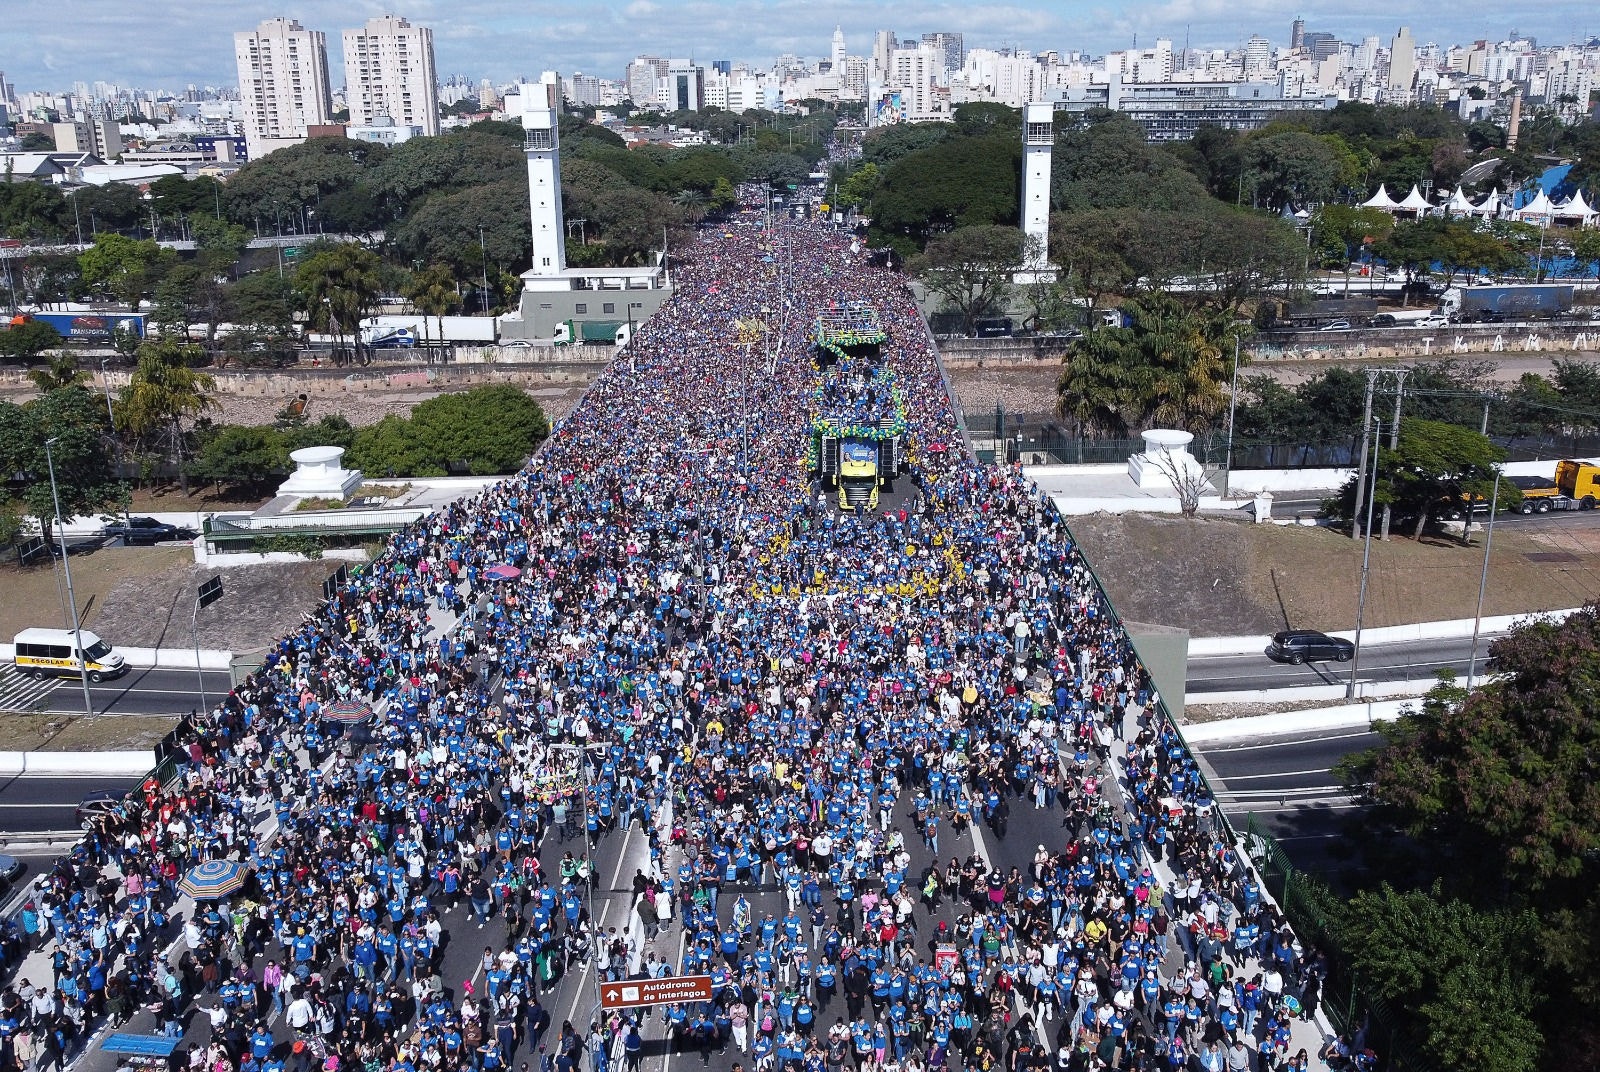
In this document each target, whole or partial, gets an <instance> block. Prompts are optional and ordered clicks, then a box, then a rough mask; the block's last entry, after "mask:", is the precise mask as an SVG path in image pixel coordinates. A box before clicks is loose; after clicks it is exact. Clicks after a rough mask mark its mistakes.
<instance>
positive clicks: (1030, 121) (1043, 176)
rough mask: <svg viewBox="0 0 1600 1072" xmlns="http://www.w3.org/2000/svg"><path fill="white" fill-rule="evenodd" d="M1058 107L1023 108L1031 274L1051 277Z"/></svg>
mask: <svg viewBox="0 0 1600 1072" xmlns="http://www.w3.org/2000/svg"><path fill="white" fill-rule="evenodd" d="M1055 143H1056V130H1055V106H1054V105H1051V104H1026V105H1023V108H1022V234H1023V238H1024V240H1025V241H1026V242H1027V249H1026V252H1025V253H1024V257H1025V258H1026V270H1027V272H1029V273H1031V274H1033V275H1035V276H1038V275H1047V274H1050V151H1051V150H1052V149H1054V148H1055Z"/></svg>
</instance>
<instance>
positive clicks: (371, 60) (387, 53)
mask: <svg viewBox="0 0 1600 1072" xmlns="http://www.w3.org/2000/svg"><path fill="white" fill-rule="evenodd" d="M344 78H345V100H346V102H347V104H348V106H349V108H350V123H351V125H352V126H357V127H371V126H373V125H374V122H375V121H376V120H378V119H389V120H392V121H393V122H392V125H393V126H396V127H414V128H417V129H419V130H421V132H422V134H423V135H424V136H431V135H434V134H437V133H439V76H438V74H437V72H436V71H435V70H434V63H433V31H432V30H430V29H429V28H428V27H426V26H413V25H411V23H409V22H407V21H406V20H405V19H403V18H399V17H397V16H395V15H382V16H379V17H377V18H372V19H368V20H367V22H366V25H364V26H362V27H361V28H360V29H356V30H346V31H344Z"/></svg>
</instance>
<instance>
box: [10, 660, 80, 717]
mask: <svg viewBox="0 0 1600 1072" xmlns="http://www.w3.org/2000/svg"><path fill="white" fill-rule="evenodd" d="M64 681H66V679H65V678H60V677H26V676H24V675H23V674H22V672H21V671H19V670H18V669H17V668H16V667H15V666H0V711H37V710H42V709H44V708H45V707H47V706H48V699H49V696H50V694H51V693H52V692H55V691H56V689H58V688H60V687H61V685H62V683H63V682H64Z"/></svg>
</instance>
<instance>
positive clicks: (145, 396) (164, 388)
mask: <svg viewBox="0 0 1600 1072" xmlns="http://www.w3.org/2000/svg"><path fill="white" fill-rule="evenodd" d="M201 357H202V353H201V350H200V348H199V347H198V346H194V345H192V344H189V343H182V342H179V341H177V340H176V339H161V340H159V341H151V342H147V343H145V344H144V345H143V346H141V347H140V348H139V364H138V366H137V367H136V368H135V369H134V370H133V376H132V378H131V379H130V381H129V383H128V386H126V387H124V388H123V389H122V399H121V403H120V404H119V405H118V406H117V407H116V417H117V422H116V423H117V427H119V428H121V429H122V430H124V431H126V432H129V433H131V434H132V435H133V436H134V437H135V438H136V439H140V440H143V439H159V438H161V437H167V438H168V439H169V440H170V443H171V446H172V451H173V456H174V458H175V460H176V461H177V463H178V482H179V485H180V486H181V487H182V488H183V494H184V495H185V496H186V497H187V496H188V494H189V475H188V473H186V472H185V471H184V467H183V419H184V418H185V417H194V416H197V415H198V414H200V413H203V412H205V411H206V410H207V409H210V408H211V407H212V406H213V405H215V402H214V401H213V400H212V398H211V397H210V394H209V392H211V391H214V390H216V387H217V381H216V379H215V377H213V376H211V375H210V374H208V373H204V372H200V371H199V370H197V369H196V368H194V363H195V362H196V361H198V360H200V358H201Z"/></svg>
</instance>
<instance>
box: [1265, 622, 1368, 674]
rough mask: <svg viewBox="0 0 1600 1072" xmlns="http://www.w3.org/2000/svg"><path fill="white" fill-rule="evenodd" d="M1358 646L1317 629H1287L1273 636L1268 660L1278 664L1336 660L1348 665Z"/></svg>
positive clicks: (1268, 651) (1268, 647)
mask: <svg viewBox="0 0 1600 1072" xmlns="http://www.w3.org/2000/svg"><path fill="white" fill-rule="evenodd" d="M1355 654H1356V646H1355V645H1354V644H1352V643H1351V642H1350V641H1348V640H1345V639H1343V638H1341V637H1331V636H1329V635H1328V634H1327V633H1319V632H1317V631H1316V630H1315V629H1287V630H1285V631H1283V632H1281V633H1274V634H1272V643H1271V644H1268V645H1267V658H1269V659H1271V660H1272V661H1273V662H1277V663H1294V664H1295V665H1296V666H1299V665H1300V664H1301V663H1306V662H1320V661H1322V660H1325V659H1334V660H1336V661H1338V662H1341V663H1347V662H1349V661H1350V660H1351V659H1353V658H1354V657H1355Z"/></svg>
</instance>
